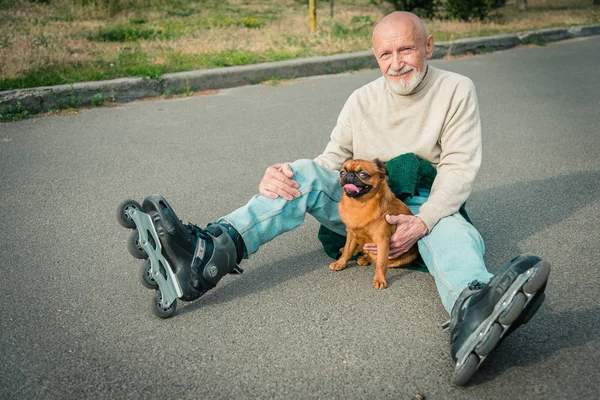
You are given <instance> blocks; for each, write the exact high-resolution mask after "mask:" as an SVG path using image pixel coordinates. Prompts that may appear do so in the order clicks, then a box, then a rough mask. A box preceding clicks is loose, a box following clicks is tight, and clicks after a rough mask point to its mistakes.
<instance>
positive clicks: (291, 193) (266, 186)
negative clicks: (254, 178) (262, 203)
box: [259, 182, 300, 200]
mask: <svg viewBox="0 0 600 400" xmlns="http://www.w3.org/2000/svg"><path fill="white" fill-rule="evenodd" d="M282 185H283V184H282ZM259 192H260V194H262V195H263V196H266V197H269V198H271V199H276V198H277V197H279V196H281V197H283V198H284V199H286V200H293V199H294V197H297V196H295V195H296V194H298V195H300V192H298V191H297V190H295V189H292V188H289V187H286V186H282V187H279V186H277V185H276V184H275V185H274V184H271V183H269V182H264V183H261V184H260V186H259Z"/></svg>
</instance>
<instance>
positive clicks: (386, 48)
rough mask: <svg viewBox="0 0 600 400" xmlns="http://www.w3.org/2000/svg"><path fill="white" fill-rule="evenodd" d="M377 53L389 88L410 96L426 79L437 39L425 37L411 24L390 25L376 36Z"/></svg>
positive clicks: (376, 55)
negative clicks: (426, 72)
mask: <svg viewBox="0 0 600 400" xmlns="http://www.w3.org/2000/svg"><path fill="white" fill-rule="evenodd" d="M373 51H374V54H375V57H376V58H377V63H378V64H379V68H380V69H381V72H382V73H383V76H384V77H385V78H386V80H387V82H388V87H389V88H390V89H391V90H392V91H394V92H395V93H397V94H401V95H407V94H410V93H411V92H412V91H413V90H414V89H415V88H416V87H417V85H418V84H419V83H420V82H421V80H422V79H423V77H424V76H425V71H426V65H427V58H429V57H431V54H432V53H433V37H432V36H429V37H428V38H424V37H423V35H420V34H419V31H418V30H417V29H416V28H415V27H413V26H411V25H410V24H394V25H388V26H384V27H382V28H381V29H380V30H379V31H377V32H376V35H375V36H374V37H373Z"/></svg>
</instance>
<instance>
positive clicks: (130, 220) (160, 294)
mask: <svg viewBox="0 0 600 400" xmlns="http://www.w3.org/2000/svg"><path fill="white" fill-rule="evenodd" d="M117 221H118V222H119V224H120V225H121V226H123V227H125V228H129V229H133V230H134V231H133V232H132V234H131V235H130V237H129V240H128V242H127V250H128V251H129V253H130V254H131V255H132V256H133V257H135V258H138V259H146V261H144V263H143V264H142V266H141V269H140V279H141V283H142V285H143V286H145V287H147V288H149V289H155V291H156V292H155V295H154V298H153V300H152V312H153V313H154V314H155V315H156V316H157V317H159V318H170V317H172V316H173V314H175V310H176V309H177V299H178V298H181V296H183V291H182V290H181V286H180V285H179V282H178V281H177V277H176V275H175V273H174V272H173V269H172V268H171V265H170V264H169V262H168V261H167V260H166V259H165V257H164V256H163V255H162V245H161V242H160V240H159V238H158V233H157V232H156V228H155V227H154V224H153V223H152V218H151V217H150V215H148V214H146V213H144V212H143V211H142V206H141V205H140V203H138V202H137V201H135V200H125V201H123V202H122V203H121V204H120V205H119V207H118V208H117Z"/></svg>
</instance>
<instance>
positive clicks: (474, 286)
mask: <svg viewBox="0 0 600 400" xmlns="http://www.w3.org/2000/svg"><path fill="white" fill-rule="evenodd" d="M484 286H485V285H484V284H483V283H481V282H479V281H478V280H477V279H475V280H474V281H471V282H469V283H468V284H467V289H468V290H469V292H470V293H464V294H463V293H461V296H459V298H458V299H456V301H457V302H459V301H460V302H461V304H460V307H461V308H462V307H463V306H464V305H465V304H466V303H467V300H468V299H469V298H471V296H473V295H474V294H475V293H476V292H478V291H479V290H481V289H483V287H484ZM461 298H462V299H461ZM455 307H456V306H455ZM452 311H453V312H454V307H453V309H452ZM458 312H459V311H457V313H458ZM451 321H452V317H451V318H450V319H449V320H448V321H446V322H444V323H443V324H442V325H441V328H442V329H443V330H445V331H446V330H448V329H450V325H451Z"/></svg>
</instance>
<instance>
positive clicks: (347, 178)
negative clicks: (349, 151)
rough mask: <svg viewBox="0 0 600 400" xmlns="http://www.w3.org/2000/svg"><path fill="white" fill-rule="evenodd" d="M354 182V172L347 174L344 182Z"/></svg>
mask: <svg viewBox="0 0 600 400" xmlns="http://www.w3.org/2000/svg"><path fill="white" fill-rule="evenodd" d="M355 180H356V174H354V172H348V175H346V182H348V183H354V182H355Z"/></svg>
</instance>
